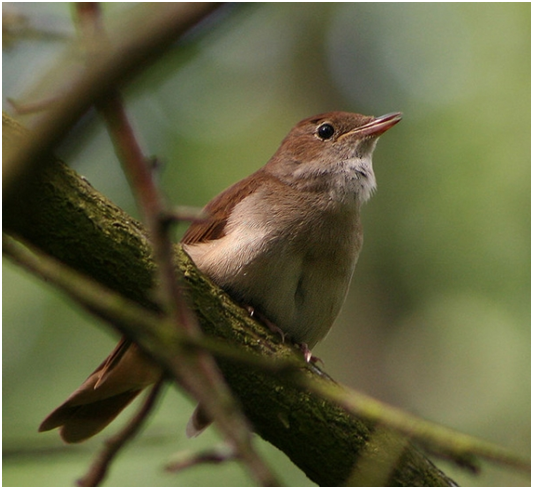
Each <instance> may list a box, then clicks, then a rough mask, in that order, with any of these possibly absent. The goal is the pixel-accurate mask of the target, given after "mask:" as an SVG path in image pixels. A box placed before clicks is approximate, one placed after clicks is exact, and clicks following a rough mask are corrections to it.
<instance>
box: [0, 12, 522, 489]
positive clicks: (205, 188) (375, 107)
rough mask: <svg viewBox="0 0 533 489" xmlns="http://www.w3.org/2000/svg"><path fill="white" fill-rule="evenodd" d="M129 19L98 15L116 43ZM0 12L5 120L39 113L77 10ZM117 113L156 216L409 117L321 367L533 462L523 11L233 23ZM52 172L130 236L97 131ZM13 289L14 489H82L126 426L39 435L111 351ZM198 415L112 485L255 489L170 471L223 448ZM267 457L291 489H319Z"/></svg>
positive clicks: (10, 411) (166, 62)
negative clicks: (98, 201) (77, 485)
mask: <svg viewBox="0 0 533 489" xmlns="http://www.w3.org/2000/svg"><path fill="white" fill-rule="evenodd" d="M153 5H155V4H153ZM134 8H139V7H138V6H135V5H134V4H125V3H124V4H104V12H105V15H106V19H108V20H109V23H110V24H109V28H110V29H112V26H113V23H114V22H116V23H118V24H120V22H121V18H122V15H123V14H124V12H125V11H128V10H130V9H134ZM148 8H156V7H155V6H152V7H148ZM3 9H4V10H3V27H4V35H3V77H2V81H3V107H4V110H7V111H8V112H10V113H13V111H12V108H11V106H10V105H9V103H7V102H6V97H11V98H14V99H15V100H18V101H21V102H30V101H35V100H39V99H42V98H43V97H45V95H46V90H45V88H43V87H44V84H43V83H42V82H41V81H40V80H42V78H43V76H44V75H45V74H48V75H47V79H48V78H50V76H49V72H50V70H52V67H53V66H54V65H55V64H56V63H58V60H60V59H62V58H61V57H62V56H63V53H64V51H65V49H66V48H67V47H68V46H70V45H71V43H72V40H73V39H74V38H75V36H76V32H75V28H74V27H73V22H72V12H71V11H70V6H69V4H66V3H38V4H37V3H35V4H33V3H26V4H21V3H16V4H10V3H3ZM77 61H78V62H81V60H80V59H78V60H77ZM56 73H61V71H60V70H58V71H56ZM52 78H53V77H52ZM56 82H57V80H56ZM126 100H127V104H128V111H129V113H130V115H131V118H132V120H133V121H134V123H135V126H136V128H137V130H138V133H139V135H140V138H141V140H142V142H143V144H144V147H145V150H146V153H147V154H148V155H157V157H158V158H159V159H160V160H161V161H162V162H163V165H164V167H163V170H162V174H161V184H162V187H163V189H164V192H165V195H166V197H167V198H168V200H169V201H170V202H171V203H173V204H180V205H195V206H202V205H204V204H205V203H207V201H208V200H209V199H211V198H212V197H213V196H215V195H216V194H217V193H218V192H220V191H221V190H223V189H224V188H226V187H227V186H229V185H230V184H232V183H234V182H235V181H237V180H239V179H241V178H243V177H245V176H247V175H248V174H250V173H252V172H253V171H254V170H256V169H257V168H259V167H260V166H262V165H263V164H264V163H266V161H267V160H268V159H269V158H270V156H271V155H272V154H273V153H274V151H275V150H276V148H277V147H278V145H279V143H280V141H281V139H282V138H283V137H284V136H285V134H286V133H287V132H288V131H289V129H290V128H291V127H292V126H293V125H294V124H295V123H296V122H298V121H299V120H300V119H302V118H304V117H307V116H310V115H313V114H315V113H320V112H325V111H330V110H345V111H353V112H360V113H363V114H373V115H381V114H385V113H388V112H394V111H402V112H403V113H404V119H403V121H402V122H401V123H400V124H399V125H398V126H396V127H395V128H394V129H393V130H391V131H390V132H388V133H387V134H386V135H385V136H384V137H383V138H382V139H381V141H380V142H379V144H378V148H377V150H376V152H375V154H374V168H375V173H376V177H377V181H378V192H377V194H376V195H375V196H374V197H373V198H372V199H371V200H370V202H369V203H368V204H367V205H366V206H365V208H364V215H363V222H364V226H365V245H364V248H363V252H362V254H361V256H360V259H359V263H358V266H357V269H356V273H355V277H354V280H353V283H352V287H351V291H350V294H349V296H348V299H347V302H346V305H345V307H344V309H343V311H342V313H341V315H340V317H339V319H338V320H337V323H336V325H335V326H334V328H333V329H332V331H331V333H330V334H329V336H328V337H327V338H326V340H325V341H323V343H321V344H320V345H319V346H318V347H316V349H315V350H314V352H313V353H314V354H315V355H317V356H319V357H321V358H322V360H323V361H324V363H325V368H326V370H327V371H328V373H330V374H331V375H332V376H333V377H334V378H335V379H337V380H339V381H341V382H343V383H345V384H347V385H349V386H350V387H353V388H355V389H360V390H361V391H364V392H366V393H368V394H371V395H373V396H376V397H378V398H379V399H382V400H384V401H387V402H389V403H392V404H394V405H395V406H399V407H402V408H405V409H407V410H409V411H410V412H412V413H416V414H418V415H420V416H423V417H424V418H427V419H429V420H432V421H435V422H438V423H442V424H444V425H446V426H449V427H452V428H455V429H457V430H460V431H463V432H465V433H468V434H471V435H475V436H479V437H482V438H484V439H486V440H489V441H491V442H495V443H499V444H501V445H503V446H505V447H507V448H509V449H512V450H514V451H516V452H517V453H520V454H522V455H523V456H528V455H529V451H530V414H531V410H530V409H531V406H530V385H531V379H530V372H531V369H530V249H531V248H530V246H531V244H530V182H531V177H530V168H531V163H530V131H531V128H530V106H531V101H530V4H529V3H430V4H429V3H416V4H415V3H359V4H356V3H342V4H341V3H327V4H322V3H319V4H306V3H298V4H292V3H288V4H280V3H276V4H253V5H246V4H238V5H231V6H229V7H228V8H226V9H225V10H223V11H222V12H219V13H218V14H217V15H216V16H215V21H214V22H209V23H205V24H204V25H203V26H201V27H200V28H198V29H196V30H195V32H194V33H193V34H191V35H189V36H188V37H187V38H186V39H185V40H184V41H183V42H182V43H180V44H179V45H178V44H176V45H175V47H174V48H173V49H172V50H170V51H169V52H168V54H166V55H165V56H164V57H163V58H162V59H161V60H160V61H158V62H157V63H155V64H154V65H153V66H151V67H150V68H149V69H148V70H147V71H146V72H144V74H143V75H142V76H140V77H139V78H137V79H136V80H135V82H134V83H133V84H132V85H130V86H129V88H128V89H127V90H126ZM21 120H22V121H23V122H24V120H25V119H24V118H21ZM58 154H59V156H60V157H61V158H62V159H64V160H65V161H67V162H68V163H69V164H71V165H72V166H73V167H74V168H75V169H76V170H77V171H78V172H79V173H81V174H82V175H84V176H85V177H86V178H87V179H88V180H89V181H90V182H91V184H92V185H93V186H94V187H95V188H97V189H98V190H99V191H101V192H102V193H103V194H105V195H107V196H108V197H109V198H110V199H111V200H113V201H114V202H115V203H116V204H118V205H119V206H121V207H122V208H124V209H125V210H126V211H127V212H129V213H130V214H132V215H133V216H138V212H137V209H136V208H135V204H134V202H133V199H132V196H131V193H130V190H129V188H128V186H127V183H126V181H125V178H124V177H123V175H122V172H121V169H120V165H119V164H118V162H117V161H116V158H115V156H114V153H113V148H112V146H111V144H110V141H109V137H108V135H107V133H106V131H105V129H104V128H103V126H102V124H101V121H100V120H99V118H98V116H97V115H96V114H95V113H91V114H89V115H88V116H87V117H85V119H84V120H83V121H82V122H81V123H80V124H79V125H78V127H77V128H76V130H75V131H73V134H72V137H70V139H69V140H68V142H67V143H65V144H64V145H63V147H62V148H60V149H59V150H58ZM182 231H183V229H181V228H180V230H179V232H182ZM177 238H178V236H177ZM3 284H4V288H3V320H4V321H3V326H4V327H3V448H4V459H3V460H4V461H3V483H4V485H8V486H62V485H72V484H73V483H74V481H75V479H76V478H77V477H79V476H81V475H82V474H83V473H84V471H85V470H86V468H87V466H88V463H89V461H90V460H92V458H93V455H94V453H95V452H96V451H97V449H98V447H99V446H100V444H101V443H102V440H103V439H105V438H106V437H108V436H109V434H110V433H112V432H113V431H115V430H116V429H117V426H119V425H120V424H121V422H123V421H124V420H126V419H127V417H128V416H127V415H125V416H121V418H120V419H119V420H118V421H119V422H117V423H115V424H113V425H112V427H110V428H109V429H108V430H106V431H105V432H104V433H103V434H101V435H99V436H98V437H96V438H95V439H93V440H91V441H89V442H87V443H86V444H84V445H81V446H72V447H70V446H69V447H65V446H64V445H63V444H62V443H61V441H60V440H59V437H58V434H57V432H51V433H45V434H38V433H37V432H36V430H37V427H38V425H39V423H40V422H41V420H42V419H43V417H44V416H45V415H46V414H48V412H49V411H50V410H52V409H53V408H54V407H56V406H57V405H58V404H59V403H61V402H62V401H63V400H64V399H65V398H66V396H67V395H68V394H70V392H71V391H72V390H74V389H75V388H76V387H78V385H79V384H80V383H81V382H82V381H83V380H84V379H85V378H86V376H87V375H88V374H89V373H90V372H91V371H92V370H93V369H94V368H95V367H96V366H97V365H98V364H99V363H100V361H101V360H102V359H103V358H104V357H105V356H106V355H107V354H108V353H109V352H110V350H111V349H112V347H113V346H114V343H115V341H116V337H115V336H114V335H113V333H112V332H110V331H108V329H107V328H106V327H105V326H104V325H101V324H99V323H98V322H97V321H95V320H93V319H92V318H91V317H89V316H87V315H85V314H84V313H82V312H80V310H79V309H78V308H77V307H76V306H75V305H73V304H72V303H70V302H69V301H68V300H67V299H65V297H63V296H62V295H60V294H58V293H56V292H55V291H54V290H53V289H52V288H51V287H49V286H47V285H45V284H43V283H41V282H40V281H38V280H37V279H34V278H32V277H31V276H29V275H27V274H26V273H25V272H23V271H21V270H19V269H17V268H16V267H14V266H13V265H12V264H11V263H9V262H8V261H6V260H4V266H3ZM191 410H192V404H191V402H190V401H189V400H187V399H186V398H185V397H184V396H183V395H182V394H181V393H179V392H177V391H176V390H175V389H174V388H171V389H168V392H167V393H166V395H165V397H164V400H163V402H162V403H161V404H160V406H159V408H158V410H157V413H156V414H155V415H154V416H153V418H152V420H151V422H150V423H149V425H148V426H147V427H146V429H145V430H144V432H143V434H142V435H141V436H140V437H138V438H137V440H136V441H135V442H134V443H133V444H131V445H130V446H129V447H128V448H127V450H125V451H124V452H123V454H122V456H121V457H120V458H119V460H118V462H117V463H116V464H115V465H114V467H113V470H112V472H111V474H110V477H109V478H108V479H107V481H106V483H107V484H108V485H110V486H113V485H115V486H126V485H148V486H164V485H168V486H173V485H185V486H187V485H199V486H210V485H216V486H219V485H229V486H242V485H250V484H252V483H253V481H252V480H251V479H250V478H249V477H248V475H247V473H246V472H244V471H243V470H242V468H241V467H240V466H239V465H238V464H236V463H229V464H225V465H223V466H216V467H214V466H200V467H196V468H194V469H191V470H189V471H186V472H183V473H180V474H178V475H169V474H165V473H164V472H163V471H162V466H163V464H164V463H165V462H166V461H168V459H169V457H170V456H171V454H172V453H174V452H178V451H181V450H198V449H200V448H203V447H208V446H211V445H212V444H213V443H217V442H218V440H219V439H218V436H217V434H216V432H215V431H214V430H213V429H210V430H208V431H207V432H206V433H205V434H204V435H202V436H201V437H199V438H198V439H194V440H187V439H186V438H185V434H184V427H185V424H186V421H187V419H188V416H189V415H190V412H191ZM257 445H258V446H259V449H260V451H261V452H262V453H264V454H265V456H266V457H267V460H268V461H269V463H270V464H271V465H272V467H273V468H274V469H275V470H276V471H277V473H278V474H279V475H280V476H282V479H283V481H284V483H285V484H287V485H294V486H298V485H309V484H311V483H310V481H308V480H307V479H306V478H305V476H304V475H302V473H301V472H300V471H299V469H297V468H295V467H294V466H293V465H292V464H291V462H290V461H289V460H288V459H287V458H286V457H285V456H284V455H283V454H282V453H281V452H279V451H278V450H277V449H275V448H273V447H272V446H270V445H268V444H266V443H265V442H263V441H262V440H260V439H259V438H257ZM437 463H438V465H439V466H440V467H441V468H442V469H443V470H445V471H446V473H447V474H448V475H450V476H451V477H453V478H455V480H456V481H457V482H458V483H459V484H461V485H475V486H529V485H530V481H529V478H528V477H527V475H525V474H523V473H517V472H516V471H514V470H512V469H506V468H501V467H497V466H493V465H490V464H487V463H483V464H482V471H481V473H480V474H479V475H472V474H469V473H467V472H464V471H461V470H459V469H457V468H456V467H454V466H452V465H450V464H448V463H445V462H439V461H437Z"/></svg>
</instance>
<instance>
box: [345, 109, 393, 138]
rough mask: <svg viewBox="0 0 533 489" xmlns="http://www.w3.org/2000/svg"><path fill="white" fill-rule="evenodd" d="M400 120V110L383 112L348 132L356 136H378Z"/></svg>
mask: <svg viewBox="0 0 533 489" xmlns="http://www.w3.org/2000/svg"><path fill="white" fill-rule="evenodd" d="M401 120H402V113H401V112H393V113H391V114H385V115H382V116H380V117H375V118H374V119H372V120H371V121H370V122H367V123H366V124H365V125H363V126H360V127H358V128H356V129H354V130H353V131H350V133H351V134H357V135H358V136H372V137H378V136H381V135H382V134H383V133H384V132H385V131H388V130H389V129H390V128H391V127H392V126H394V125H396V124H398V122H400V121H401Z"/></svg>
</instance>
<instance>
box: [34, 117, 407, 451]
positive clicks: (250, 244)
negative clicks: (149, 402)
mask: <svg viewBox="0 0 533 489" xmlns="http://www.w3.org/2000/svg"><path fill="white" fill-rule="evenodd" d="M400 120H401V114H400V113H393V114H387V115H384V116H381V117H372V116H364V115H360V114H352V113H348V112H330V113H326V114H320V115H317V116H314V117H309V118H308V119H305V120H303V121H301V122H299V123H298V124H297V125H296V126H295V127H294V128H293V129H292V130H291V131H290V132H289V134H288V135H287V137H286V138H285V139H284V140H283V141H282V143H281V145H280V147H279V149H278V150H277V151H276V153H275V154H274V156H273V157H272V158H271V159H270V160H269V162H268V163H267V164H266V165H265V166H264V167H263V168H261V169H259V170H257V171H256V172H255V173H253V174H252V175H250V176H249V177H247V178H245V179H244V180H241V181H240V182H237V183H236V184H234V185H233V186H231V187H230V188H228V189H227V190H225V191H224V192H222V193H221V194H219V195H218V196H217V197H215V198H214V199H213V200H211V202H209V203H208V204H207V206H206V207H205V210H206V211H207V214H208V215H209V216H210V218H209V219H208V220H207V221H205V222H198V223H194V224H192V225H191V226H190V227H189V229H188V231H187V232H186V234H185V235H184V237H183V240H182V243H183V247H184V249H185V250H186V251H187V253H188V254H189V255H190V256H191V258H192V259H193V261H194V262H195V263H196V265H197V266H198V268H199V269H200V270H201V271H202V272H204V273H205V274H206V275H208V276H209V277H210V278H211V279H212V280H213V281H214V282H215V283H217V284H218V285H219V286H220V287H222V288H223V289H224V290H226V291H227V292H228V293H229V294H230V295H231V296H232V297H233V298H234V299H235V300H237V301H239V302H240V303H242V304H247V305H249V306H251V307H252V308H253V309H254V310H255V311H257V312H258V313H259V314H260V316H262V317H264V318H266V319H267V320H268V322H269V323H271V324H274V325H276V327H278V328H279V329H280V330H281V331H282V332H283V333H285V334H286V335H287V336H288V337H290V338H291V339H292V340H293V341H295V342H297V343H300V344H303V345H304V349H307V348H312V347H313V346H314V345H315V344H316V343H317V342H318V341H320V340H321V339H323V338H324V336H326V334H327V333H328V331H329V329H330V328H331V325H332V324H333V322H334V320H335V318H336V317H337V315H338V313H339V311H340V309H341V306H342V304H343V303H344V299H345V297H346V293H347V291H348V287H349V285H350V281H351V278H352V274H353V271H354V268H355V264H356V262H357V258H358V256H359V252H360V250H361V246H362V243H363V232H362V227H361V222H360V217H359V215H360V208H361V205H362V204H363V203H364V202H365V201H366V200H368V198H369V197H370V196H371V195H372V192H373V191H374V190H375V188H376V180H375V177H374V171H373V169H372V153H373V151H374V148H375V146H376V141H377V139H378V137H379V136H380V135H381V134H383V133H384V132H385V131H387V130H388V129H390V128H391V127H392V126H394V125H395V124H396V123H398V122H399V121H400ZM307 351H309V350H307ZM160 377H161V370H160V369H159V368H158V367H157V366H155V365H153V364H152V363H151V362H150V361H149V360H148V359H147V358H146V357H145V356H144V355H143V354H142V352H141V351H140V350H139V348H138V347H137V346H136V345H135V344H132V343H130V342H129V341H128V340H126V339H122V340H121V341H120V342H119V344H118V345H117V346H116V348H115V349H114V350H113V352H112V353H111V354H110V355H109V357H108V358H107V359H106V360H105V361H104V362H103V363H102V364H101V365H100V366H99V367H98V368H97V369H96V370H95V371H94V372H93V373H92V374H91V375H90V376H89V378H88V379H87V380H86V381H85V382H84V383H83V384H82V385H81V386H80V387H79V388H78V389H77V390H76V391H75V392H73V393H72V394H71V396H70V397H69V398H68V399H67V400H66V401H65V402H64V403H63V404H62V405H61V406H59V407H58V408H57V409H55V410H54V411H53V412H52V413H51V414H50V415H49V416H48V417H47V418H46V419H45V420H44V421H43V422H42V424H41V426H40V427H39V431H47V430H51V429H54V428H57V427H60V434H61V437H62V438H63V440H64V441H65V442H67V443H75V442H80V441H83V440H85V439H87V438H89V437H91V436H93V435H95V434H96V433H98V432H100V431H101V430H102V429H104V428H105V427H106V426H107V425H108V424H109V423H110V422H111V421H112V420H113V419H114V418H115V417H116V416H117V415H118V414H119V413H120V412H121V411H122V410H123V409H124V408H125V407H126V406H127V405H128V404H129V403H130V402H131V401H132V400H133V399H134V398H135V397H136V396H137V395H138V394H139V393H140V392H141V390H143V389H144V388H145V387H146V386H148V385H150V384H152V383H154V382H156V381H157V380H158V379H159V378H160ZM207 423H208V420H205V419H202V416H201V410H199V409H198V408H197V410H196V412H195V415H193V418H192V420H191V422H190V423H189V426H188V428H187V432H188V434H189V435H194V434H197V433H198V432H199V431H201V430H202V429H203V428H204V427H205V425H206V424H207Z"/></svg>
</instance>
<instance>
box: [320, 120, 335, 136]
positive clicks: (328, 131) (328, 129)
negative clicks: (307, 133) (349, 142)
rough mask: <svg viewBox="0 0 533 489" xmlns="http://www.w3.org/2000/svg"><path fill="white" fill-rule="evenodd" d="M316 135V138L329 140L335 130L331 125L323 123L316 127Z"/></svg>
mask: <svg viewBox="0 0 533 489" xmlns="http://www.w3.org/2000/svg"><path fill="white" fill-rule="evenodd" d="M316 133H317V134H318V137H319V138H320V139H324V140H325V139H330V138H331V136H333V134H335V129H334V127H333V126H332V125H331V124H328V123H327V122H325V123H324V124H321V125H320V126H318V129H317V130H316Z"/></svg>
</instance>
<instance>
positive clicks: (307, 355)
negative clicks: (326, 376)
mask: <svg viewBox="0 0 533 489" xmlns="http://www.w3.org/2000/svg"><path fill="white" fill-rule="evenodd" d="M298 346H299V347H300V350H301V351H302V353H303V355H304V359H305V361H306V362H307V363H317V362H320V363H321V364H322V365H324V362H323V361H322V359H321V358H319V357H315V356H314V355H313V354H312V353H311V350H310V349H309V347H308V346H307V343H299V344H298Z"/></svg>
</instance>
